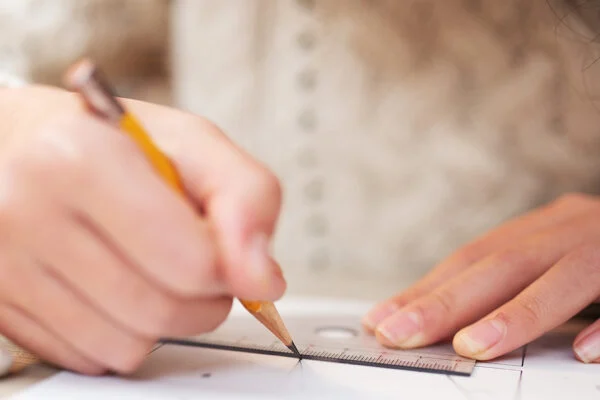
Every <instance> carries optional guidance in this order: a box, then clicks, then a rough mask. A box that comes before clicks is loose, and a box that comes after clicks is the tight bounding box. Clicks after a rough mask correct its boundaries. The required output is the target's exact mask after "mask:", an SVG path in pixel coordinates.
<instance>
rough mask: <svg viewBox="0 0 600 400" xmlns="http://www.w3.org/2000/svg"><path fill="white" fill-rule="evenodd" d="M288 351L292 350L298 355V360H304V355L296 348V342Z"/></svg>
mask: <svg viewBox="0 0 600 400" xmlns="http://www.w3.org/2000/svg"><path fill="white" fill-rule="evenodd" d="M288 349H290V350H291V351H292V353H294V354H296V355H297V356H298V359H300V360H301V359H302V354H300V352H299V351H298V348H297V347H296V345H295V344H294V342H292V344H290V345H289V346H288Z"/></svg>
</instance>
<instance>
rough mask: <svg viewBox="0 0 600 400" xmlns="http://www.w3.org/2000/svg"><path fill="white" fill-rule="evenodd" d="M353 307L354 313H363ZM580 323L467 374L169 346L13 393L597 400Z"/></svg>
mask: <svg viewBox="0 0 600 400" xmlns="http://www.w3.org/2000/svg"><path fill="white" fill-rule="evenodd" d="M318 304H319V313H320V314H322V315H327V313H328V312H329V313H331V314H330V315H339V313H340V312H341V310H344V309H345V310H348V307H347V306H348V305H347V304H346V305H344V304H339V303H323V302H320V303H318ZM294 307H296V308H294ZM344 307H346V308H344ZM293 309H295V310H296V311H297V312H305V313H306V312H310V313H311V315H314V308H311V307H307V308H304V309H302V307H299V308H298V304H297V303H296V304H291V306H290V307H289V308H287V309H286V308H285V307H281V308H280V311H281V312H282V314H284V313H286V312H290V310H293ZM350 309H352V310H354V312H355V313H356V315H357V318H360V315H362V313H363V312H364V308H361V307H351V308H350ZM579 328H580V327H575V328H573V327H571V328H569V327H568V326H567V327H565V328H564V329H559V330H557V331H555V332H552V333H550V334H548V335H546V336H544V337H542V338H540V339H538V340H537V341H535V342H534V343H532V344H530V345H528V346H526V347H525V348H522V349H518V350H515V351H514V352H512V353H511V354H509V355H507V356H505V357H502V358H500V359H498V360H495V361H493V362H486V363H478V364H477V366H476V367H475V370H474V372H473V374H472V375H471V376H469V377H462V376H449V375H444V374H433V373H424V372H414V371H406V370H393V369H384V368H374V367H365V366H355V365H345V364H337V363H328V362H321V361H310V360H303V361H302V362H301V363H298V361H297V360H295V359H293V358H286V357H277V356H268V355H259V354H249V353H241V352H231V351H224V350H214V349H204V348H189V347H181V346H173V345H166V346H163V347H161V348H160V349H158V350H156V351H155V352H154V353H153V354H151V355H150V356H149V358H148V360H147V362H146V363H145V364H144V365H143V366H142V368H141V369H140V370H139V371H138V372H137V373H136V374H135V375H134V376H132V377H129V378H122V377H84V376H79V375H76V374H73V373H68V372H63V373H59V374H57V375H55V376H54V377H52V378H50V379H48V380H46V381H43V382H41V383H39V384H37V385H35V386H33V387H31V388H30V389H28V390H26V391H24V392H22V393H20V394H18V395H16V396H14V397H13V399H15V400H30V399H40V398H43V399H47V400H59V399H60V400H71V399H73V400H74V399H78V400H79V399H90V400H96V399H98V400H100V399H102V400H107V399H124V400H141V399H147V400H155V399H156V400H158V399H173V400H188V399H189V400H191V399H199V398H202V399H306V398H309V399H311V400H312V399H325V398H326V399H331V398H336V399H338V398H339V399H413V398H423V399H429V398H443V399H444V400H452V399H461V400H500V399H515V400H530V399H535V400H537V399H544V400H547V399H567V398H576V399H578V400H587V399H600V365H598V364H595V365H585V364H582V363H580V362H578V361H576V360H575V359H574V357H573V353H572V350H571V346H572V341H573V338H574V335H575V334H576V332H577V330H578V329H579Z"/></svg>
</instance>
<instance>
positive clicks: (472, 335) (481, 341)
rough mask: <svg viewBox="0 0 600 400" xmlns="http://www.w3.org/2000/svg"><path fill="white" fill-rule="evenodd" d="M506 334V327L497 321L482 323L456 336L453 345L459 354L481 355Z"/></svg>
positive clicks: (491, 320)
mask: <svg viewBox="0 0 600 400" xmlns="http://www.w3.org/2000/svg"><path fill="white" fill-rule="evenodd" d="M505 334H506V325H505V324H504V323H503V322H502V321H499V320H497V319H490V320H487V321H482V322H480V323H478V324H475V325H473V326H472V327H470V328H466V329H465V330H463V331H461V332H459V333H458V334H457V335H456V339H455V343H456V346H457V347H458V351H459V353H461V354H470V355H472V356H474V355H478V354H481V353H483V352H485V351H486V350H488V349H490V348H491V347H493V346H495V345H496V344H497V343H498V342H500V340H502V338H503V337H504V335H505Z"/></svg>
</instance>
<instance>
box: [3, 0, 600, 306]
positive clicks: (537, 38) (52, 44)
mask: <svg viewBox="0 0 600 400" xmlns="http://www.w3.org/2000/svg"><path fill="white" fill-rule="evenodd" d="M599 4H600V2H597V1H584V0H503V1H500V0H445V1H441V0H440V1H435V0H372V1H367V0H247V1H239V0H0V70H4V71H8V72H10V73H13V74H15V75H18V76H21V77H23V78H26V79H28V80H29V81H31V82H35V83H44V84H51V85H58V86H60V84H61V83H60V77H61V75H62V73H63V72H64V69H65V68H66V67H67V66H68V65H69V64H70V63H72V62H73V61H75V60H76V59H78V58H79V57H81V56H90V57H92V58H94V59H95V60H96V61H97V62H98V63H99V64H100V65H101V66H102V67H103V69H104V70H105V71H106V73H107V74H108V75H109V77H110V79H111V80H112V81H113V82H114V83H115V84H116V86H117V89H118V93H119V94H120V95H121V96H125V97H132V98H137V99H141V100H146V101H151V102H156V103H160V104H165V105H171V106H175V107H178V108H182V109H184V110H187V111H189V112H192V113H195V114H199V115H202V116H205V117H207V118H209V119H211V120H212V121H214V122H216V123H217V124H218V125H219V126H220V127H221V128H222V129H223V131H224V132H225V133H226V134H227V135H228V136H230V137H231V138H232V139H233V140H234V141H236V143H238V144H239V145H240V146H241V147H243V148H244V149H246V150H247V151H249V152H250V153H252V154H253V155H254V156H255V157H257V158H258V159H260V160H261V161H263V162H264V163H265V164H267V165H268V166H269V167H270V168H272V169H273V170H274V171H275V172H276V174H277V175H278V176H279V177H280V179H281V180H282V184H283V187H284V196H285V198H284V207H283V211H282V216H281V220H280V224H279V228H278V232H277V236H276V240H275V251H276V255H277V257H278V259H279V260H280V262H281V263H282V266H283V268H284V271H285V272H286V275H287V276H288V281H289V283H290V290H291V291H292V292H296V293H303V294H306V293H311V294H322V295H344V296H352V297H369V298H381V297H383V296H387V295H390V294H392V293H394V292H396V291H398V290H400V289H402V288H403V287H405V286H407V285H408V284H410V283H411V282H413V281H414V280H416V279H418V278H419V277H421V276H422V275H423V274H425V273H426V272H427V271H428V270H430V269H431V268H432V267H433V266H434V265H435V264H436V263H437V262H439V261H440V260H442V259H443V258H444V257H446V256H447V255H449V254H451V253H452V252H453V251H454V250H455V249H457V248H458V247H460V246H461V245H463V244H465V243H468V242H469V241H470V240H473V239H474V238H476V237H477V236H478V235H481V234H482V233H484V232H486V231H487V230H489V229H491V228H493V227H495V226H497V225H498V224H500V223H502V222H503V221H505V220H507V219H509V218H511V217H513V216H515V215H518V214H521V213H523V212H526V211H528V210H530V209H532V208H534V207H536V206H539V205H541V204H544V203H546V202H548V201H551V200H552V199H554V198H556V197H557V196H560V195H561V194H563V193H566V192H569V191H583V192H587V193H597V191H598V188H599V182H600V157H598V150H599V149H600V136H599V135H598V131H599V122H600V118H599V115H600V114H599V113H598V107H597V99H596V96H595V93H597V89H596V86H597V85H599V84H600V71H598V68H600V65H598V66H597V64H596V60H597V59H598V58H599V57H600V51H599V49H598V47H597V45H596V42H597V37H598V32H599V31H598V28H600V24H599V21H600V18H599V17H598V16H599V15H600V13H599V12H598V11H599V10H600V6H599ZM598 64H600V63H598ZM201 151H202V149H199V155H200V156H201Z"/></svg>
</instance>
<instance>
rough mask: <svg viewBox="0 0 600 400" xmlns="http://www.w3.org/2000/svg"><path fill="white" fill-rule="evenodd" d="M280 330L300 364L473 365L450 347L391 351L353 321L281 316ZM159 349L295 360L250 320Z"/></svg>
mask: <svg viewBox="0 0 600 400" xmlns="http://www.w3.org/2000/svg"><path fill="white" fill-rule="evenodd" d="M284 321H285V324H286V326H287V328H288V330H289V331H290V334H291V335H292V337H293V339H294V342H295V344H296V346H297V347H298V350H299V351H300V353H301V354H302V356H303V358H304V359H309V360H318V361H325V362H337V363H345V364H355V365H362V366H369V367H379V368H394V369H408V370H417V371H425V372H436V373H443V374H450V375H463V376H468V375H471V373H472V371H473V368H474V366H475V361H474V360H470V359H467V358H463V357H460V356H458V355H457V354H456V353H455V352H454V350H453V349H452V346H451V345H450V344H440V345H435V346H429V347H426V348H422V349H416V350H393V349H387V348H385V347H383V346H382V345H380V344H379V343H378V342H377V341H376V339H375V338H374V337H373V336H372V335H370V334H368V333H367V332H365V331H364V330H363V328H362V327H361V325H360V321H358V319H357V318H356V317H355V316H338V317H329V316H327V317H325V316H285V317H284ZM163 343H169V344H177V345H187V346H200V347H207V348H213V349H222V350H229V351H242V352H250V353H259V354H269V355H274V356H282V357H295V355H293V354H292V353H291V352H290V351H289V350H288V349H287V347H285V346H284V345H283V344H282V343H281V342H280V341H279V340H278V339H277V338H276V337H275V336H274V335H273V334H272V333H271V332H269V331H268V330H267V329H266V328H265V327H264V326H263V325H262V324H260V323H259V322H258V321H256V320H255V319H253V318H252V317H251V316H234V317H230V318H229V319H228V320H227V321H226V322H225V323H224V324H223V325H221V326H220V327H219V328H217V329H216V330H215V331H213V332H211V333H208V334H204V335H201V336H197V337H193V338H185V339H165V340H163Z"/></svg>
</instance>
